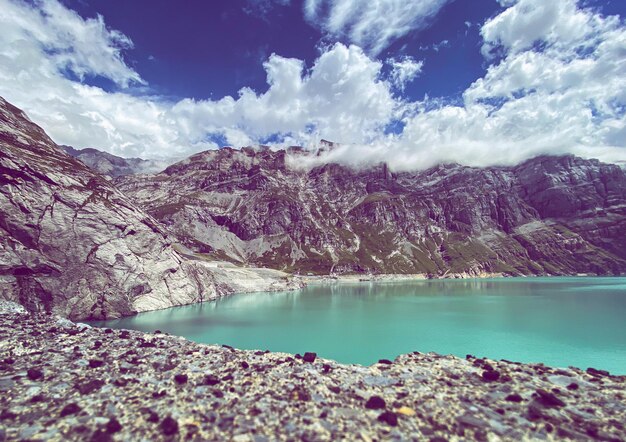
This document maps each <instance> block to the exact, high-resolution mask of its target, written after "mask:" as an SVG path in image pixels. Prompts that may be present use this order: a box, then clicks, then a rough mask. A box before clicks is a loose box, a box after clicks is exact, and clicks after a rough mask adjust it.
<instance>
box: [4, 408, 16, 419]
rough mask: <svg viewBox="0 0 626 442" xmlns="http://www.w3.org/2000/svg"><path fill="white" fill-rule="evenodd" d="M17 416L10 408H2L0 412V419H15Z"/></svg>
mask: <svg viewBox="0 0 626 442" xmlns="http://www.w3.org/2000/svg"><path fill="white" fill-rule="evenodd" d="M16 417H17V414H16V413H13V412H12V411H11V410H3V411H1V412H0V421H3V420H9V419H15V418H16Z"/></svg>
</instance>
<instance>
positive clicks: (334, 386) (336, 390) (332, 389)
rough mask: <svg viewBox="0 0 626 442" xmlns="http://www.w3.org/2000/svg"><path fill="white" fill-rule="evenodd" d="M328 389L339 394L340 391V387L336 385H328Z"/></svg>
mask: <svg viewBox="0 0 626 442" xmlns="http://www.w3.org/2000/svg"><path fill="white" fill-rule="evenodd" d="M328 389H329V390H330V391H332V392H333V393H335V394H339V393H340V392H341V388H339V387H337V386H336V385H329V386H328Z"/></svg>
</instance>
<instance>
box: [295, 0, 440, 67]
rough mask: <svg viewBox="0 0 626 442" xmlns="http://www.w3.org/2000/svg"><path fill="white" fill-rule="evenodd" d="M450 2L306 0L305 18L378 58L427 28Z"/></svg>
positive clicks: (434, 0)
mask: <svg viewBox="0 0 626 442" xmlns="http://www.w3.org/2000/svg"><path fill="white" fill-rule="evenodd" d="M448 1H449V0H420V1H406V0H377V1H369V0H306V1H305V4H304V11H305V17H306V19H307V20H308V21H309V23H311V24H312V25H314V26H318V27H320V28H321V30H322V31H323V32H325V33H327V34H328V35H330V36H332V37H344V38H347V39H349V41H350V42H351V43H354V44H357V45H359V46H360V47H362V48H364V49H365V50H366V51H367V52H368V54H370V55H373V56H376V55H378V54H379V53H380V52H382V51H383V50H384V49H386V48H387V47H388V46H389V45H390V44H391V43H393V42H394V41H396V40H397V39H398V38H400V37H403V36H404V35H406V34H408V33H409V32H412V31H417V30H421V29H423V28H425V27H426V25H427V24H428V21H429V20H430V19H431V18H432V17H434V16H435V15H436V14H437V12H439V10H440V9H441V8H442V7H443V6H444V5H445V4H446V3H448Z"/></svg>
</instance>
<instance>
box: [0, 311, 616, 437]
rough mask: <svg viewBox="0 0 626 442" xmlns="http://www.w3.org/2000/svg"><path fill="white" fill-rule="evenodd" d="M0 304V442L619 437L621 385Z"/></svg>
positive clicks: (501, 365) (543, 370) (483, 363)
mask: <svg viewBox="0 0 626 442" xmlns="http://www.w3.org/2000/svg"><path fill="white" fill-rule="evenodd" d="M305 350H307V349H303V356H300V355H295V356H294V355H289V354H284V353H269V352H263V351H256V352H255V351H242V350H235V349H232V348H230V347H219V346H209V345H201V344H196V343H193V342H190V341H187V340H185V339H182V338H179V337H175V336H169V335H165V334H163V333H159V332H158V331H155V332H154V333H151V334H146V333H141V332H138V331H127V330H110V329H98V328H91V327H89V326H86V325H81V324H74V323H72V322H70V321H68V320H65V319H59V318H56V317H50V316H33V315H28V314H26V313H24V312H23V311H22V310H21V309H20V308H17V307H15V306H12V305H10V304H7V303H0V441H1V440H62V441H66V440H93V441H107V440H120V441H122V440H123V441H129V440H146V441H149V440H234V441H240V442H243V441H273V440H311V441H312V440H329V439H348V440H363V441H375V440H420V441H421V440H427V441H428V440H430V441H433V442H435V441H444V440H537V439H539V440H562V439H576V440H616V441H617V440H624V439H625V438H626V428H625V423H626V377H624V376H611V375H609V374H608V373H606V372H602V371H598V370H593V369H589V370H587V371H582V370H579V369H576V368H569V369H555V368H550V367H546V366H544V365H541V364H519V363H514V362H508V361H492V360H488V359H479V358H475V357H472V356H469V355H468V357H467V358H466V359H461V358H457V357H452V356H441V355H437V354H433V353H428V354H420V353H411V354H407V355H403V356H400V357H398V358H397V359H396V360H395V361H386V360H381V361H380V362H379V363H377V364H374V365H372V366H370V367H363V366H359V365H342V364H339V363H336V362H334V361H330V360H324V359H320V358H317V357H315V355H314V354H312V353H304V351H305Z"/></svg>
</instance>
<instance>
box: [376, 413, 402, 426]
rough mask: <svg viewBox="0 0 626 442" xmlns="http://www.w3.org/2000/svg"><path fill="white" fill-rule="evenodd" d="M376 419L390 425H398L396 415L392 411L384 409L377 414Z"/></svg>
mask: <svg viewBox="0 0 626 442" xmlns="http://www.w3.org/2000/svg"><path fill="white" fill-rule="evenodd" d="M378 420H379V421H381V422H384V423H386V424H387V425H391V426H392V427H397V426H398V415H397V414H396V413H394V412H393V411H385V412H383V413H382V414H380V415H379V416H378Z"/></svg>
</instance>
